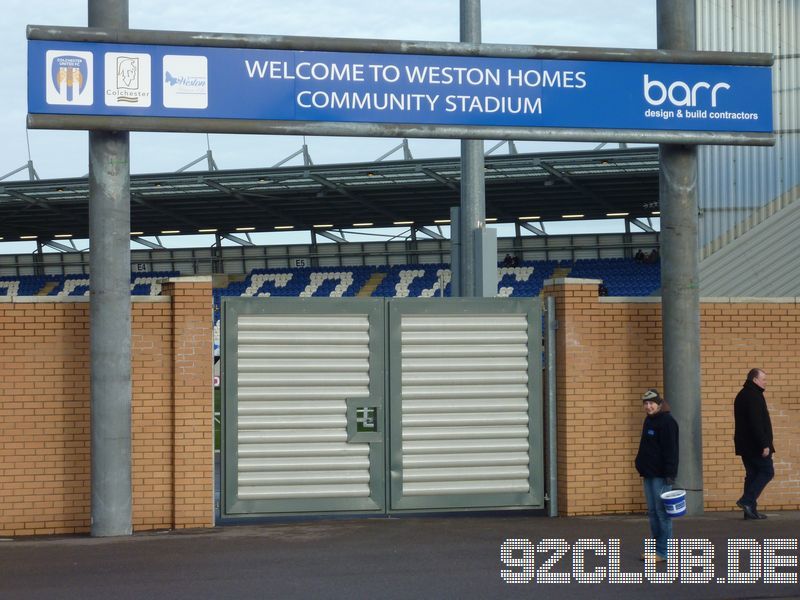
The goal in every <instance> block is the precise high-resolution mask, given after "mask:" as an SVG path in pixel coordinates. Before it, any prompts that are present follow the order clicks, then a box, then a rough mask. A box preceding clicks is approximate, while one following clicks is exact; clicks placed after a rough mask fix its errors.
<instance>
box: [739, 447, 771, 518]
mask: <svg viewBox="0 0 800 600" xmlns="http://www.w3.org/2000/svg"><path fill="white" fill-rule="evenodd" d="M742 463H743V464H744V470H745V477H744V494H742V498H741V502H742V503H743V504H747V505H749V506H752V507H753V508H755V507H756V502H757V501H758V497H759V496H760V495H761V492H763V491H764V488H765V487H767V484H768V483H769V482H770V481H772V478H773V477H775V469H774V467H773V466H772V455H770V456H768V457H766V458H764V457H763V456H742Z"/></svg>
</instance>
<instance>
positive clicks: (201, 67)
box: [163, 54, 208, 108]
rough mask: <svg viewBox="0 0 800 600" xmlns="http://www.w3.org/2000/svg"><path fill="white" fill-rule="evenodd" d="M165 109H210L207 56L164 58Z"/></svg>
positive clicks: (171, 55) (170, 55)
mask: <svg viewBox="0 0 800 600" xmlns="http://www.w3.org/2000/svg"><path fill="white" fill-rule="evenodd" d="M163 64H164V107H165V108H207V107H208V60H207V59H206V57H205V56H186V55H174V54H167V55H165V56H164V63H163Z"/></svg>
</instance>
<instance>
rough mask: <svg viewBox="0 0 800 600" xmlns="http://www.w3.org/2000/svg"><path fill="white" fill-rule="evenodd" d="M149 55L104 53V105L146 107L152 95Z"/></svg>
mask: <svg viewBox="0 0 800 600" xmlns="http://www.w3.org/2000/svg"><path fill="white" fill-rule="evenodd" d="M150 70H151V69H150V55H149V54H133V53H121V52H106V54H105V90H104V98H105V104H106V106H132V107H137V106H138V107H141V108H147V107H148V106H150V102H151V97H152V82H151V81H152V80H151V77H150Z"/></svg>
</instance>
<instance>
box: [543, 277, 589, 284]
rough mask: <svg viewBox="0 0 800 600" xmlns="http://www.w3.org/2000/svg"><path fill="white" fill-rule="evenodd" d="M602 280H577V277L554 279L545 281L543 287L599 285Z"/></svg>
mask: <svg viewBox="0 0 800 600" xmlns="http://www.w3.org/2000/svg"><path fill="white" fill-rule="evenodd" d="M601 283H603V280H602V279H579V278H577V277H558V278H556V279H545V280H544V285H600V284H601Z"/></svg>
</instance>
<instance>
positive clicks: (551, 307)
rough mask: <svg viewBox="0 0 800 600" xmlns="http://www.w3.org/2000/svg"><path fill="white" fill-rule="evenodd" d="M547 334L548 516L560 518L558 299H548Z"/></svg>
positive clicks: (549, 297)
mask: <svg viewBox="0 0 800 600" xmlns="http://www.w3.org/2000/svg"><path fill="white" fill-rule="evenodd" d="M545 310H546V313H545V314H546V320H545V322H546V323H547V333H546V338H545V356H546V361H545V364H546V366H547V495H548V503H547V516H548V517H557V516H558V440H557V439H556V437H557V435H558V410H557V396H556V329H557V328H558V321H557V320H556V299H555V298H553V297H552V296H548V297H547V304H546V308H545Z"/></svg>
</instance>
